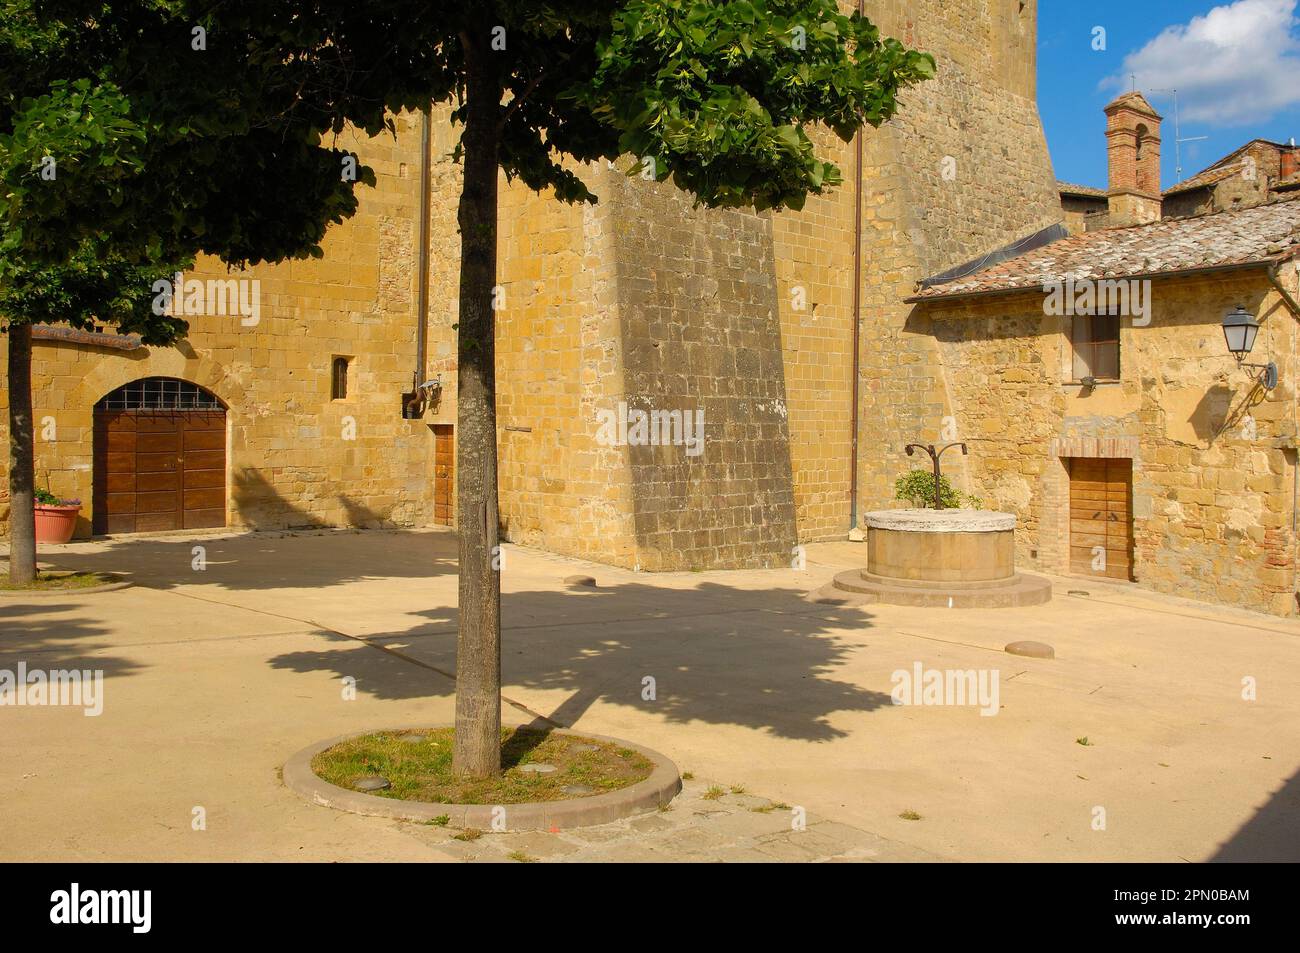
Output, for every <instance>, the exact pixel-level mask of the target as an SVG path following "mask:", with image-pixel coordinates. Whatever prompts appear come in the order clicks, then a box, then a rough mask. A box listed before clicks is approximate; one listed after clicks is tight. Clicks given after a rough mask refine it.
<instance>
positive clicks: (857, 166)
mask: <svg viewBox="0 0 1300 953" xmlns="http://www.w3.org/2000/svg"><path fill="white" fill-rule="evenodd" d="M858 15H859V16H861V15H862V0H858ZM853 141H854V151H855V153H856V156H855V162H854V171H853V178H854V185H853V407H852V411H851V413H850V416H851V418H852V420H853V423H852V427H853V434H852V441H851V445H850V446H851V449H850V452H849V456H850V459H851V461H852V462H851V464H850V467H851V468H850V470H849V531H850V532H852V531H853V529H854V528H855V527H856V526H857V525H858V374H859V372H860V370H861V369H860V367H859V364H860V359H859V350H860V344H859V340H860V335H861V333H862V327H861V326H862V130H861V129H859V130H858V134H857V135H856V136H855V137H854V140H853Z"/></svg>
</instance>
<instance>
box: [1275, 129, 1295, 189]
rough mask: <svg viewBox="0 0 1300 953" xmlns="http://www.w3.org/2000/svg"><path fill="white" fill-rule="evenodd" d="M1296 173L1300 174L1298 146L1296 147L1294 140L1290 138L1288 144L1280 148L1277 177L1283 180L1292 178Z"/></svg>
mask: <svg viewBox="0 0 1300 953" xmlns="http://www.w3.org/2000/svg"><path fill="white" fill-rule="evenodd" d="M1297 175H1300V147H1297V146H1296V144H1295V140H1294V139H1292V140H1291V142H1290V144H1289V145H1288V146H1286V147H1285V148H1284V149H1283V150H1282V157H1281V166H1280V169H1279V171H1278V178H1279V179H1281V180H1282V181H1283V182H1285V181H1287V180H1288V179H1294V178H1295V177H1296V176H1297Z"/></svg>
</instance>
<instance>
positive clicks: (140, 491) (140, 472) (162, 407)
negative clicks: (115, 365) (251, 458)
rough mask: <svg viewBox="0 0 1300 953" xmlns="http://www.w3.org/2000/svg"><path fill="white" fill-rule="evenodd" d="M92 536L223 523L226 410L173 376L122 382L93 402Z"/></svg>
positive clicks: (218, 403) (213, 399)
mask: <svg viewBox="0 0 1300 953" xmlns="http://www.w3.org/2000/svg"><path fill="white" fill-rule="evenodd" d="M94 439H95V443H94V450H95V472H94V493H95V499H94V520H93V528H94V531H95V532H96V533H145V532H157V531H163V530H172V529H208V528H214V527H221V526H225V525H226V408H225V405H224V404H222V403H221V401H220V400H219V399H218V398H217V397H216V395H214V394H212V393H210V392H209V391H207V390H204V389H203V388H202V387H199V386H198V385H197V384H192V383H190V382H189V381H183V380H178V379H177V378H174V377H146V378H142V379H140V380H137V381H132V382H131V383H129V384H123V385H122V386H121V387H119V388H117V390H115V391H112V392H111V393H109V394H108V395H106V396H105V397H103V398H102V399H101V400H100V401H99V403H97V404H95V437H94Z"/></svg>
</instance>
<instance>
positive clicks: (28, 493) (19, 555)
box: [9, 323, 36, 586]
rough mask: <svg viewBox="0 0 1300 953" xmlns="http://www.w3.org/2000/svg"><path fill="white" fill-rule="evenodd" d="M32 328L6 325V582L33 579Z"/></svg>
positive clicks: (34, 555) (34, 567)
mask: <svg viewBox="0 0 1300 953" xmlns="http://www.w3.org/2000/svg"><path fill="white" fill-rule="evenodd" d="M32 441H33V436H32V326H31V325H30V324H26V323H24V324H10V325H9V582H10V583H11V584H13V585H16V586H25V585H27V584H28V583H31V582H33V581H34V580H35V579H36V511H35V510H34V509H33V506H34V504H35V502H36V501H35V499H34V498H33V495H32V489H33V487H34V486H35V484H36V463H35V458H34V456H33V453H32Z"/></svg>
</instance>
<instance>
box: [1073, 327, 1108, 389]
mask: <svg viewBox="0 0 1300 953" xmlns="http://www.w3.org/2000/svg"><path fill="white" fill-rule="evenodd" d="M1073 320H1074V324H1073V326H1072V327H1071V329H1070V344H1071V346H1072V347H1073V349H1074V366H1073V375H1074V381H1075V383H1078V382H1079V381H1082V380H1083V379H1084V378H1087V377H1091V378H1093V379H1094V380H1099V381H1117V380H1119V315H1115V314H1080V315H1075V317H1074V319H1073Z"/></svg>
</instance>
